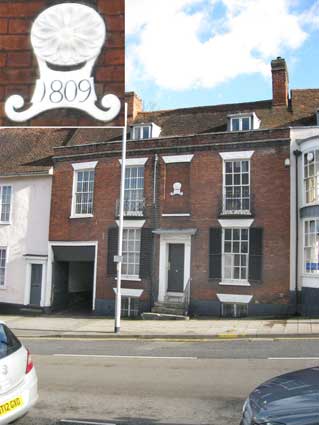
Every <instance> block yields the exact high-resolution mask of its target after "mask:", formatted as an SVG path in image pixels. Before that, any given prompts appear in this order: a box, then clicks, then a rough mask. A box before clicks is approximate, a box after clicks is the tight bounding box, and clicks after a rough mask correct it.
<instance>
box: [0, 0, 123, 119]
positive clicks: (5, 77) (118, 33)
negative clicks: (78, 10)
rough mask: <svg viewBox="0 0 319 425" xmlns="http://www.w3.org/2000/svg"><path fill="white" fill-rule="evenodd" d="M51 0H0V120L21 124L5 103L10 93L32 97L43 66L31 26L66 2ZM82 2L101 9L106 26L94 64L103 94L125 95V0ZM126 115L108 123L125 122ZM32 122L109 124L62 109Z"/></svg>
mask: <svg viewBox="0 0 319 425" xmlns="http://www.w3.org/2000/svg"><path fill="white" fill-rule="evenodd" d="M62 2H63V1H62V0H61V1H60V0H59V1H52V0H10V1H6V0H2V1H0V103H1V105H0V125H8V126H13V125H15V126H16V125H19V123H16V122H13V121H11V120H9V119H7V118H6V117H5V114H4V108H3V105H4V102H5V100H6V99H7V98H8V97H9V96H10V95H11V94H21V95H22V96H23V97H24V99H25V101H26V102H29V100H30V99H31V96H32V93H33V89H34V83H35V80H36V79H37V77H38V66H37V63H36V58H35V56H34V54H33V51H32V47H31V44H30V30H31V25H32V22H33V21H34V19H35V18H36V17H37V15H38V14H39V13H40V12H41V11H43V10H44V9H46V8H47V7H49V6H51V5H53V4H56V3H62ZM81 3H84V4H87V5H90V6H93V7H95V8H97V10H98V11H99V13H100V14H101V15H102V16H103V17H104V19H105V21H106V25H107V41H106V45H105V47H104V48H103V49H102V52H101V54H100V56H99V58H98V61H97V63H96V65H95V67H94V71H93V76H94V78H95V84H96V92H97V96H98V99H100V98H101V96H103V95H104V94H109V93H112V94H116V95H117V96H119V97H120V98H121V101H122V103H123V99H124V0H107V1H105V0H84V1H81ZM122 124H123V114H122V113H121V115H120V116H119V117H118V118H116V119H115V120H114V121H113V122H112V123H108V124H107V125H122ZM21 125H24V126H25V125H33V126H49V125H54V126H62V125H63V126H82V125H83V126H93V125H105V123H101V122H98V121H96V120H95V119H93V118H91V117H90V116H89V115H87V114H86V113H84V112H81V111H75V110H71V109H60V110H54V111H49V112H45V113H43V114H41V115H39V116H38V117H36V118H34V119H32V120H31V121H30V122H24V123H22V124H21Z"/></svg>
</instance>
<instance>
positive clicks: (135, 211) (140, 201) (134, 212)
mask: <svg viewBox="0 0 319 425" xmlns="http://www.w3.org/2000/svg"><path fill="white" fill-rule="evenodd" d="M134 168H135V169H136V170H137V173H136V176H135V177H132V175H130V176H129V178H127V176H126V173H127V172H128V170H132V169H134ZM139 169H141V170H143V188H132V187H129V188H126V182H127V181H129V182H131V181H132V179H133V178H135V179H136V182H138V180H139V179H140V178H141V177H140V176H139V175H138V170H139ZM130 184H132V183H130ZM142 190H143V193H142V196H141V197H139V198H138V199H126V194H127V193H129V194H131V193H134V192H135V193H139V192H141V191H142ZM144 190H145V166H144V165H141V164H136V165H134V164H131V165H127V166H126V167H125V182H124V212H125V214H126V215H135V216H142V215H143V209H144V199H145V197H144ZM129 198H131V196H129ZM131 202H132V203H133V204H134V202H135V203H136V205H135V207H133V209H132V208H131V207H130V203H131ZM126 204H128V205H129V208H126ZM139 205H141V207H140V206H139Z"/></svg>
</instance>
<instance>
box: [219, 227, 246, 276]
mask: <svg viewBox="0 0 319 425" xmlns="http://www.w3.org/2000/svg"><path fill="white" fill-rule="evenodd" d="M248 245H249V229H230V228H225V229H224V244H223V280H226V281H229V280H235V281H236V280H244V281H246V280H248V254H249V253H248V248H249V247H248Z"/></svg>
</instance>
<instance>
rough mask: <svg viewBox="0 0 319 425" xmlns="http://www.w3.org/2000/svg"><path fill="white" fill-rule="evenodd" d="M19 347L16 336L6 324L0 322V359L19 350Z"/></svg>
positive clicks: (19, 343)
mask: <svg viewBox="0 0 319 425" xmlns="http://www.w3.org/2000/svg"><path fill="white" fill-rule="evenodd" d="M20 347H21V342H20V341H19V340H18V338H17V337H16V336H15V335H14V334H13V333H12V332H11V331H10V329H9V328H8V327H7V326H6V325H3V324H0V359H3V358H4V357H7V356H9V355H10V354H12V353H14V352H15V351H17V350H19V348H20Z"/></svg>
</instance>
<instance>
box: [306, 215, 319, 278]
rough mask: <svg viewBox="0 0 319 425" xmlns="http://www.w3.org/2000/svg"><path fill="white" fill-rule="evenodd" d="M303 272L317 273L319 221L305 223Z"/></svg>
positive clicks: (318, 271)
mask: <svg viewBox="0 0 319 425" xmlns="http://www.w3.org/2000/svg"><path fill="white" fill-rule="evenodd" d="M304 235H305V236H304V271H305V273H312V274H314V273H315V274H318V273H319V219H312V220H306V221H305V227H304Z"/></svg>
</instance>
